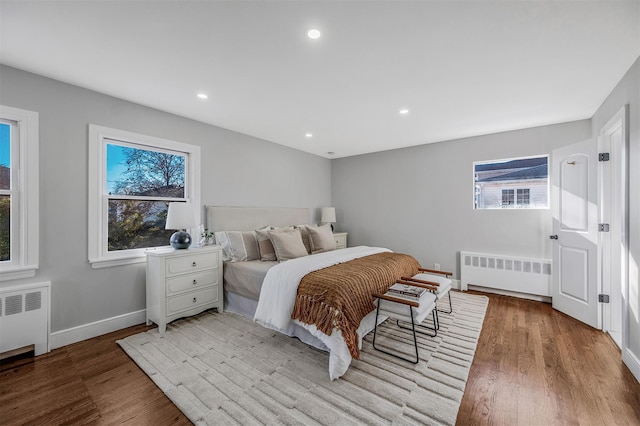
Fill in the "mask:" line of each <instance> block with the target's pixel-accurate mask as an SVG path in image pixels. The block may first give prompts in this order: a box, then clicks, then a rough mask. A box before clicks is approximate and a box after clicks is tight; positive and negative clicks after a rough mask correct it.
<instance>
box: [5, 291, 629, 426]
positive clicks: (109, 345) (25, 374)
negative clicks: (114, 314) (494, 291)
mask: <svg viewBox="0 0 640 426" xmlns="http://www.w3.org/2000/svg"><path fill="white" fill-rule="evenodd" d="M488 296H489V297H490V302H489V308H488V311H487V316H486V318H485V323H484V327H483V330H482V334H481V336H480V341H479V344H478V349H477V352H476V356H475V359H474V363H473V366H472V367H471V372H470V376H469V381H468V383H467V388H466V391H465V395H464V398H463V400H462V404H461V406H460V411H459V414H458V424H459V425H475V424H491V425H574V424H580V425H615V424H618V425H640V384H638V382H637V381H636V380H635V378H634V377H633V376H632V375H631V373H630V372H629V370H628V369H627V368H626V367H625V366H624V365H623V364H622V362H621V360H620V352H619V351H618V349H617V348H616V346H615V345H614V344H613V342H612V341H611V340H610V339H609V338H608V337H607V336H606V335H605V334H603V333H602V332H599V331H596V330H593V329H591V328H589V327H587V326H584V325H582V324H581V323H579V322H577V321H575V320H573V319H571V318H569V317H566V316H564V315H562V314H559V313H557V312H555V311H553V310H552V309H551V307H550V306H549V305H546V304H543V303H538V302H531V301H525V300H521V299H515V298H510V297H505V296H496V295H488ZM146 329H147V327H146V326H143V325H140V326H136V327H131V328H127V329H125V330H120V331H118V332H115V333H111V334H108V335H105V336H101V337H97V338H94V339H91V340H87V341H84V342H80V343H77V344H74V345H69V346H66V347H63V348H60V349H56V350H54V351H52V352H51V353H49V354H46V355H42V356H40V357H37V358H35V359H33V358H31V359H24V360H12V361H8V362H7V361H6V360H5V361H2V364H0V424H2V425H19V424H47V425H49V424H54V425H57V424H131V425H182V424H190V422H189V421H188V420H187V419H186V418H185V417H184V416H183V415H182V413H181V412H180V411H179V410H178V409H177V408H176V407H175V406H174V405H173V404H172V403H171V402H170V401H169V399H167V398H166V397H165V396H164V395H163V394H162V392H161V391H160V390H159V389H158V388H157V387H156V386H155V385H154V384H153V382H152V381H151V380H150V379H149V378H148V377H147V376H146V375H145V374H144V373H143V372H142V371H141V370H140V369H139V368H138V367H137V366H136V364H135V363H134V362H133V361H131V360H130V359H129V357H128V356H127V355H126V354H125V353H124V352H123V351H122V350H121V349H120V347H119V346H118V345H117V344H116V343H115V341H116V340H118V339H121V338H124V337H126V336H128V335H131V334H135V333H138V332H140V331H143V330H146Z"/></svg>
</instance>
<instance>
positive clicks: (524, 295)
mask: <svg viewBox="0 0 640 426" xmlns="http://www.w3.org/2000/svg"><path fill="white" fill-rule="evenodd" d="M469 290H475V291H482V292H484V293H493V294H501V295H503V296H511V297H518V298H520V299H527V300H535V301H536V302H544V303H551V297H549V296H539V295H537V294H529V293H519V292H517V291H509V290H500V289H497V288H491V287H482V286H477V285H469Z"/></svg>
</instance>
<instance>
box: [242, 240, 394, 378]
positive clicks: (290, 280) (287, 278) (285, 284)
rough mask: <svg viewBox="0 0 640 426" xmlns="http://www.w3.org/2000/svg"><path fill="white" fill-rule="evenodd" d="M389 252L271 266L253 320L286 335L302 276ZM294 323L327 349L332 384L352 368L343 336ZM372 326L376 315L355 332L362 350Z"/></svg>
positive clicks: (343, 253) (349, 252)
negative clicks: (364, 337)
mask: <svg viewBox="0 0 640 426" xmlns="http://www.w3.org/2000/svg"><path fill="white" fill-rule="evenodd" d="M389 251H390V250H388V249H385V248H381V247H367V246H359V247H349V248H345V249H340V250H333V251H329V252H325V253H318V254H314V255H311V256H305V257H300V258H297V259H292V260H288V261H286V262H283V263H279V264H278V265H275V266H273V267H272V268H271V269H269V271H268V272H267V275H266V276H265V278H264V282H263V283H262V289H261V291H260V299H259V300H258V307H257V309H256V313H255V317H254V319H255V321H257V322H258V323H260V324H261V325H263V326H265V327H268V328H271V329H274V330H278V331H280V332H283V333H285V334H286V330H287V328H288V327H289V325H290V323H291V322H292V320H291V313H292V312H293V307H294V305H295V299H296V295H297V292H298V285H299V284H300V280H302V278H303V277H304V276H305V275H307V274H308V273H310V272H313V271H317V270H318V269H322V268H326V267H328V266H332V265H337V264H338V263H344V262H347V261H349V260H353V259H357V258H360V257H364V256H369V255H372V254H376V253H382V252H389ZM294 322H295V323H297V324H299V325H300V326H302V327H304V328H305V329H306V330H308V331H309V332H310V333H311V334H312V335H313V336H315V337H317V338H318V339H320V340H321V341H322V342H323V343H324V344H325V345H326V346H327V347H328V348H329V377H330V378H331V380H335V379H337V378H338V377H340V376H342V375H343V374H344V373H345V372H346V371H347V369H348V368H349V365H350V364H351V354H350V353H349V349H348V348H347V345H346V343H345V341H344V339H343V338H342V333H341V332H340V331H339V330H337V329H334V330H333V332H332V333H331V335H330V336H329V335H326V334H324V333H323V332H321V331H319V330H318V329H317V328H316V326H315V325H308V324H304V323H301V322H299V321H294ZM374 322H375V311H374V312H371V313H369V315H367V316H366V317H365V318H364V319H363V320H362V321H361V322H360V327H359V328H358V335H359V336H360V342H359V345H360V346H362V337H363V336H364V335H365V334H366V333H368V332H369V331H371V330H373V327H374Z"/></svg>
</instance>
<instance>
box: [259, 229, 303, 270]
mask: <svg viewBox="0 0 640 426" xmlns="http://www.w3.org/2000/svg"><path fill="white" fill-rule="evenodd" d="M269 238H270V239H271V243H272V244H273V248H274V250H275V252H276V257H277V258H278V262H284V261H285V260H290V259H296V258H298V257H303V256H308V255H309V253H307V249H306V248H304V243H303V242H302V236H301V235H300V230H299V229H295V228H294V229H284V230H275V231H269Z"/></svg>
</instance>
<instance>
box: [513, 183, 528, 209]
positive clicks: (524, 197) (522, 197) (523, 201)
mask: <svg viewBox="0 0 640 426" xmlns="http://www.w3.org/2000/svg"><path fill="white" fill-rule="evenodd" d="M529 191H530V190H529V189H528V188H527V189H518V198H517V203H516V204H517V205H518V206H521V207H524V206H528V205H529Z"/></svg>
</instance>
